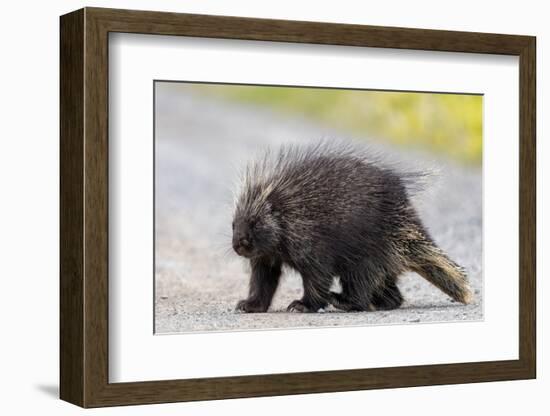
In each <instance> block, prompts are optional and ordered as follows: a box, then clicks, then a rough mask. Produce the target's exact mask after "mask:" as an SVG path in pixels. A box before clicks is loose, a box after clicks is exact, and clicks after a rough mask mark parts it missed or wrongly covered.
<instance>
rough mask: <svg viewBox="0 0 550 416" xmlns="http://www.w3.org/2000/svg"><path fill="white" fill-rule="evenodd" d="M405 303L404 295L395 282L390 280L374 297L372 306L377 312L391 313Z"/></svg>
mask: <svg viewBox="0 0 550 416" xmlns="http://www.w3.org/2000/svg"><path fill="white" fill-rule="evenodd" d="M402 303H403V295H401V292H400V291H399V288H398V287H397V284H396V283H395V281H394V280H393V279H392V280H389V281H388V283H387V284H386V286H384V287H383V288H382V289H380V290H378V291H377V292H375V293H374V295H373V296H372V306H374V308H375V309H376V310H380V311H389V310H391V309H397V308H399V307H400V306H401V304H402Z"/></svg>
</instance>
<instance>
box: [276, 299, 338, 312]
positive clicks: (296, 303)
mask: <svg viewBox="0 0 550 416" xmlns="http://www.w3.org/2000/svg"><path fill="white" fill-rule="evenodd" d="M327 306H328V302H327V303H324V304H318V305H311V304H308V303H306V302H304V300H303V299H296V300H293V301H292V302H291V303H290V305H288V307H287V308H286V310H287V312H324V311H325V308H326V307H327Z"/></svg>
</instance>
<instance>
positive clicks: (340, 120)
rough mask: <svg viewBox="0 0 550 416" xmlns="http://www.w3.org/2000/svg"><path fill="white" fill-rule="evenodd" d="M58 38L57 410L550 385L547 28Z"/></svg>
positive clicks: (195, 29) (151, 29)
mask: <svg viewBox="0 0 550 416" xmlns="http://www.w3.org/2000/svg"><path fill="white" fill-rule="evenodd" d="M60 24H61V50H60V53H61V94H60V100H61V128H60V131H61V178H60V179H61V250H60V251H61V273H60V274H61V276H60V278H61V283H60V286H61V288H60V290H61V293H60V295H61V305H60V324H61V333H60V341H61V351H60V358H61V365H60V367H61V368H60V372H61V387H60V395H61V398H62V399H63V400H66V401H69V402H71V403H74V404H77V405H80V406H83V407H100V406H114V405H126V404H145V403H162V402H176V401H190V400H211V399H223V398H237V397H256V396H267V395H286V394H300V393H316V392H335V391H348V390H361V389H374V388H396V387H408V386H420V385H435V384H453V383H470V382H484V381H498V380H515V379H528V378H534V377H535V375H536V334H535V318H536V317H535V311H536V305H535V300H536V296H535V294H536V292H535V244H536V243H535V242H536V238H535V218H536V212H535V198H536V195H535V182H536V179H535V159H536V157H535V156H536V154H535V104H536V97H535V49H536V47H535V38H534V37H530V36H518V35H500V34H486V33H467V32H452V31H435V30H422V29H404V28H390V27H375V26H361V25H344V24H328V23H315V22H296V21H283V20H268V19H251V18H240V17H226V16H206V15H189V14H176V13H160V12H146V11H129V10H113V9H99V8H85V9H81V10H78V11H75V12H72V13H69V14H67V15H64V16H62V17H61V22H60Z"/></svg>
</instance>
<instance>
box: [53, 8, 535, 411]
mask: <svg viewBox="0 0 550 416" xmlns="http://www.w3.org/2000/svg"><path fill="white" fill-rule="evenodd" d="M60 28H61V36H60V38H61V44H60V47H61V50H60V55H61V56H60V58H61V60H60V65H61V75H60V76H61V78H60V81H61V82H60V84H61V90H60V112H61V116H60V117H61V120H60V135H61V154H60V161H61V168H60V169H61V171H60V174H61V179H60V187H61V200H60V205H61V218H60V222H61V229H60V233H61V237H60V238H61V241H60V261H61V267H60V278H61V282H60V396H61V398H62V399H63V400H66V401H68V402H71V403H74V404H77V405H79V406H83V407H99V406H113V405H129V404H145V403H162V402H177V401H191V400H211V399H224V398H237V397H255V396H270V395H286V394H300V393H320V392H336V391H349V390H362V389H375V388H390V387H391V388H396V387H408V386H422V385H438V384H452V383H473V382H486V381H497V380H518V379H530V378H535V376H536V333H535V331H536V326H535V319H536V316H535V313H536V304H535V301H536V296H535V295H536V288H535V283H536V282H535V280H536V279H535V251H536V238H535V237H536V236H535V224H536V207H535V202H536V194H535V192H536V191H535V188H536V177H535V156H536V149H535V124H536V123H535V106H536V97H535V93H536V90H535V82H536V81H535V73H536V71H535V62H536V61H535V59H536V58H535V50H536V47H535V45H536V43H535V38H534V37H531V36H516V35H500V34H486V33H469V32H451V31H439V30H438V31H436V30H421V29H404V28H390V27H376V26H361V25H347V24H346V25H344V24H327V23H314V22H297V21H286V20H268V19H252V18H240V17H225V16H207V15H190V14H176V13H161V12H147V11H130V10H114V9H99V8H85V9H81V10H77V11H75V12H72V13H69V14H67V15H64V16H62V17H61V19H60ZM110 32H127V33H143V34H154V35H180V36H194V37H206V38H226V39H247V40H259V41H277V42H298V43H310V44H330V45H347V46H359V47H360V46H368V47H381V48H382V47H383V48H398V49H417V50H431V51H449V52H469V53H483V54H503V55H516V56H519V66H520V80H519V85H520V91H519V93H520V95H519V97H520V100H519V104H520V105H519V109H518V111H519V119H520V129H519V134H520V142H519V149H518V151H519V154H520V186H519V190H518V192H519V195H520V199H519V200H520V207H519V210H520V211H519V231H520V241H519V243H520V246H519V247H520V250H519V259H520V264H519V270H518V273H519V359H518V360H509V361H491V362H472V363H460V364H444V365H421V366H406V367H391V368H371V369H357V370H340V371H323V372H308V373H290V374H266V375H254V376H239V377H221V378H204V379H184V380H169V381H147V382H135V383H109V379H108V361H109V354H108V299H109V297H108V286H109V285H108V279H109V276H108V221H109V217H108V153H107V152H108V140H109V138H108V124H107V123H108V65H109V63H108V35H109V33H110Z"/></svg>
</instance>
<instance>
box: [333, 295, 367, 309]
mask: <svg viewBox="0 0 550 416" xmlns="http://www.w3.org/2000/svg"><path fill="white" fill-rule="evenodd" d="M330 303H331V305H332V306H334V307H335V308H336V309H341V310H343V311H345V312H365V311H372V310H374V308H373V307H372V305H371V304H370V303H369V302H357V301H353V300H350V299H349V298H348V297H346V296H345V295H344V294H343V293H337V292H330Z"/></svg>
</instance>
